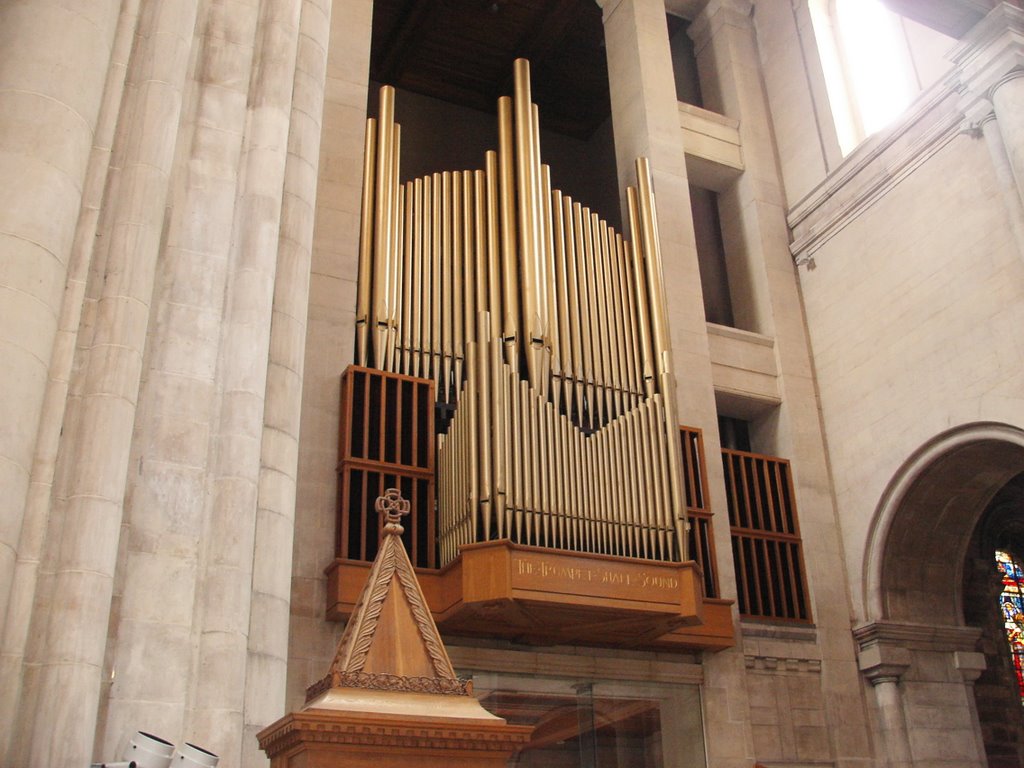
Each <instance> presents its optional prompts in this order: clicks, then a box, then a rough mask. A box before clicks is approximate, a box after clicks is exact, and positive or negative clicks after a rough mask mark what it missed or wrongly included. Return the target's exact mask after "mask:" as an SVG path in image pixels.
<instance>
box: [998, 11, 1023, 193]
mask: <svg viewBox="0 0 1024 768" xmlns="http://www.w3.org/2000/svg"><path fill="white" fill-rule="evenodd" d="M1020 13H1021V16H1024V11H1022V12H1020ZM1020 54H1021V58H1022V59H1024V49H1022V50H1021V52H1020ZM990 94H991V99H992V106H993V108H994V110H995V114H996V122H997V124H998V125H999V134H1000V136H1002V138H1003V146H1004V147H1005V151H1006V156H1007V159H1008V160H1009V161H1010V168H1011V170H1012V171H1013V178H1014V179H1015V180H1016V182H1017V191H1018V193H1019V194H1020V196H1021V198H1022V200H1024V67H1022V66H1017V67H1014V68H1013V69H1012V70H1010V71H1009V72H1007V73H1006V74H1005V75H1003V76H1002V77H1001V78H999V80H997V81H996V83H995V84H994V85H993V86H992V88H991V90H990Z"/></svg>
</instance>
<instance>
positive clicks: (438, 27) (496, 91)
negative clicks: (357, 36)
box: [370, 0, 611, 139]
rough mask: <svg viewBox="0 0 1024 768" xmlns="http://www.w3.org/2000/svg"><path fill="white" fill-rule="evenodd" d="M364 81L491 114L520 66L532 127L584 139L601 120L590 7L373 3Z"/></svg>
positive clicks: (601, 55) (596, 24) (604, 94)
mask: <svg viewBox="0 0 1024 768" xmlns="http://www.w3.org/2000/svg"><path fill="white" fill-rule="evenodd" d="M373 6H374V8H373V47H372V49H371V52H370V78H371V79H372V80H375V81H377V82H379V83H382V84H389V85H393V86H395V87H396V88H402V89H405V90H408V91H413V92H415V93H419V94H423V95H425V96H432V97H434V98H437V99H442V100H444V101H448V102H452V103H455V104H460V105H462V106H466V107H472V108H474V109H478V110H481V111H484V112H490V113H494V112H495V111H496V103H497V99H498V97H499V96H503V95H511V93H512V62H513V60H514V59H516V58H518V57H523V58H526V59H529V60H530V65H531V80H532V90H533V100H534V101H535V102H536V103H537V104H538V106H539V107H540V114H541V125H542V127H543V128H544V129H545V130H552V131H556V132H558V133H563V134H566V135H569V136H574V137H576V138H580V139H586V138H589V137H590V135H591V134H592V133H593V132H594V130H595V129H596V128H597V127H598V126H600V125H601V124H602V123H603V122H604V121H605V120H606V119H607V118H608V115H609V114H610V113H611V105H610V101H609V97H608V66H607V62H606V61H605V52H604V28H603V26H602V22H601V9H600V8H599V7H598V6H597V3H596V2H594V0H375V2H374V4H373Z"/></svg>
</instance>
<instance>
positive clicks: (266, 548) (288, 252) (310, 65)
mask: <svg viewBox="0 0 1024 768" xmlns="http://www.w3.org/2000/svg"><path fill="white" fill-rule="evenodd" d="M330 17H331V3H330V2H329V0H303V3H302V17H301V20H300V24H299V41H298V56H297V60H296V66H295V85H294V89H293V93H292V108H291V120H290V123H289V133H288V161H287V166H286V168H285V177H284V198H283V200H282V204H281V235H280V238H279V242H278V254H277V280H276V282H275V285H274V311H273V317H272V322H271V330H270V365H269V368H268V370H267V393H266V409H265V412H264V425H263V441H262V450H261V457H260V476H259V496H258V499H259V500H258V504H257V508H256V543H255V555H254V560H255V564H254V573H253V581H252V612H251V616H250V620H249V650H248V653H249V659H248V664H247V666H246V681H245V723H244V737H245V738H244V740H243V744H242V764H243V765H246V766H255V765H259V764H261V763H263V762H265V761H266V759H267V758H266V755H265V754H264V753H263V752H262V751H261V750H260V749H259V744H258V742H257V740H256V734H257V733H258V732H259V731H260V730H262V729H263V728H264V727H265V726H267V725H270V723H272V722H274V721H275V720H276V719H277V718H279V717H281V716H282V715H284V714H285V712H287V702H286V699H287V696H286V694H287V678H288V625H289V618H290V617H289V612H290V607H291V590H292V545H293V541H294V538H295V496H296V489H295V477H296V473H297V470H298V466H297V465H298V455H299V445H298V443H299V419H300V411H301V396H302V372H303V366H304V362H305V343H306V313H307V311H308V304H309V271H310V260H311V258H312V251H313V219H314V214H315V206H316V188H317V170H318V168H319V166H320V132H321V120H322V115H323V105H324V75H325V70H326V66H327V45H328V33H329V31H330Z"/></svg>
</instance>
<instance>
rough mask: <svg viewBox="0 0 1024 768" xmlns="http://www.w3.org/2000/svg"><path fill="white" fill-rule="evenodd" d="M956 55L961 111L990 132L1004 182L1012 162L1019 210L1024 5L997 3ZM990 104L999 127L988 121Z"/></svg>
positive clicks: (1023, 159) (1023, 171)
mask: <svg viewBox="0 0 1024 768" xmlns="http://www.w3.org/2000/svg"><path fill="white" fill-rule="evenodd" d="M951 58H952V60H953V62H954V64H955V65H956V67H957V72H958V75H959V78H960V83H961V87H962V91H963V93H964V97H963V99H962V100H961V105H960V106H961V109H962V110H963V112H964V114H965V115H967V117H968V120H969V121H971V122H973V123H975V124H977V125H980V126H981V129H982V131H983V132H984V133H985V137H986V140H987V141H988V142H989V149H990V151H991V152H992V159H993V163H994V165H995V170H996V173H997V174H999V175H1000V179H1001V180H1002V179H1003V176H1004V175H1005V173H1006V165H1008V166H1009V171H1010V174H1011V175H1012V177H1013V180H1014V186H1015V188H1016V192H1017V200H1016V207H1017V208H1020V207H1021V206H1022V205H1024V9H1021V8H1019V7H1016V6H1014V5H1010V4H1009V3H1006V2H1002V3H999V4H998V5H996V6H995V8H993V9H992V10H991V11H990V12H989V13H988V15H987V16H986V17H985V18H984V19H982V20H981V21H980V22H979V23H978V24H977V25H976V26H975V27H974V28H973V29H972V30H971V31H970V32H968V33H967V34H966V35H964V37H963V39H962V40H961V41H960V43H959V45H958V46H957V48H956V49H955V50H954V51H953V53H952V55H951ZM989 104H991V109H992V114H993V115H994V116H995V125H991V124H990V120H988V119H987V114H986V113H987V112H988V109H989ZM996 131H998V136H999V139H1000V141H998V142H996V141H995V135H994V134H995V132H996ZM990 134H991V135H990ZM999 145H1001V146H999ZM1015 215H1017V216H1019V214H1015Z"/></svg>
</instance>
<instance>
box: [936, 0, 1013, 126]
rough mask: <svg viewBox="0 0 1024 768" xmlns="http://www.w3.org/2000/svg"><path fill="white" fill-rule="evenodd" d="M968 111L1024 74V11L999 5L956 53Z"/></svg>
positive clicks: (963, 42) (963, 41)
mask: <svg viewBox="0 0 1024 768" xmlns="http://www.w3.org/2000/svg"><path fill="white" fill-rule="evenodd" d="M950 58H951V59H952V61H953V63H954V64H955V65H956V69H957V73H958V76H959V79H960V88H961V89H962V91H963V93H964V100H963V105H964V108H965V109H966V108H969V107H970V104H971V102H973V101H975V100H980V99H991V95H992V93H993V91H995V90H996V89H997V88H999V87H1000V86H1001V85H1004V84H1005V83H1006V82H1008V81H1009V80H1014V79H1016V78H1017V77H1020V76H1022V75H1024V10H1022V9H1020V8H1017V7H1015V6H1012V5H1009V4H1008V3H1005V2H1004V3H999V4H998V5H997V6H996V7H995V8H993V9H992V10H991V11H990V12H989V13H988V15H987V16H985V18H984V19H982V20H981V21H980V22H978V24H977V25H975V27H974V28H973V29H972V30H971V31H970V32H968V33H967V34H966V35H965V36H964V37H963V39H962V40H961V41H960V44H959V45H958V46H957V47H956V48H955V49H954V50H953V51H952V53H951V54H950Z"/></svg>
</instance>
